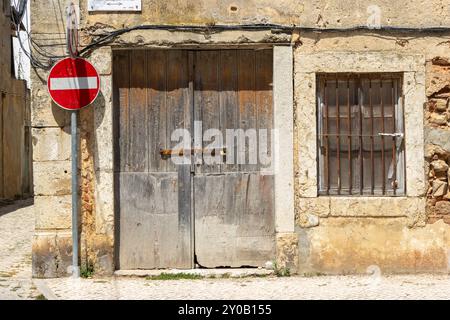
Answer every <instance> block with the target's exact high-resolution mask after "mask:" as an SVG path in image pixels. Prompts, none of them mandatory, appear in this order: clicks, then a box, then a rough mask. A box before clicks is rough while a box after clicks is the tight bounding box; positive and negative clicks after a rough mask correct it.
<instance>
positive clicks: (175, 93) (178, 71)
mask: <svg viewBox="0 0 450 320" xmlns="http://www.w3.org/2000/svg"><path fill="white" fill-rule="evenodd" d="M188 104H189V66H188V52H187V51H185V50H170V51H168V52H167V91H166V119H167V131H166V141H167V142H166V143H167V145H168V146H169V149H171V148H173V147H174V146H176V145H177V144H178V141H171V135H172V133H173V132H174V130H176V129H183V128H186V127H189V123H186V118H185V114H186V111H187V109H186V108H187V107H188ZM167 172H177V168H176V165H175V164H174V163H173V162H172V161H170V160H169V161H167Z"/></svg>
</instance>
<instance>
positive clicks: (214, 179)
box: [193, 50, 275, 268]
mask: <svg viewBox="0 0 450 320" xmlns="http://www.w3.org/2000/svg"><path fill="white" fill-rule="evenodd" d="M194 87H195V92H194V106H195V111H194V118H195V120H196V121H200V122H201V123H202V132H203V134H202V135H200V136H201V137H200V139H202V141H201V142H200V143H199V142H198V141H195V144H196V145H197V144H200V145H202V147H203V149H204V150H208V149H210V148H208V145H209V144H210V143H211V141H212V140H213V139H211V141H206V140H205V139H208V140H209V134H208V130H209V129H215V128H218V129H219V130H220V132H221V133H222V136H223V137H224V139H223V140H224V144H225V146H223V147H224V149H225V152H224V153H225V158H226V159H223V160H225V161H223V160H222V162H225V163H221V162H220V161H217V162H216V163H215V164H214V163H213V162H214V161H211V160H212V157H211V156H212V154H211V153H209V154H208V155H207V156H209V157H210V159H211V160H210V161H208V162H209V163H205V161H206V159H205V154H203V155H202V156H203V161H202V162H201V163H200V161H198V163H197V161H196V163H197V164H196V165H195V175H194V177H193V179H194V208H195V210H194V211H195V255H196V262H197V263H198V264H199V265H200V266H201V267H207V268H214V267H243V266H254V267H257V266H263V265H264V263H265V262H267V261H271V260H273V258H274V257H275V227H274V226H275V223H274V193H273V186H274V176H273V172H271V171H269V172H265V171H267V170H266V168H265V167H264V166H263V165H262V164H261V161H260V159H259V157H258V159H257V160H256V162H255V161H254V159H253V162H250V158H251V157H252V156H255V154H254V152H259V151H261V152H267V153H270V146H269V148H266V149H265V150H259V146H260V144H259V142H260V141H257V146H255V145H252V146H251V145H250V143H251V142H250V141H249V140H248V139H246V140H245V142H244V141H243V140H239V139H236V140H235V141H234V143H231V142H232V141H231V139H227V135H229V134H228V133H227V129H228V132H230V129H231V130H232V131H231V132H233V131H234V130H235V129H242V130H244V131H246V133H249V136H251V130H252V129H256V133H257V134H256V140H259V133H260V132H261V133H263V132H264V130H262V129H266V133H267V134H268V135H269V136H268V140H269V141H270V132H271V129H272V128H273V101H272V100H273V99H272V51H271V50H222V51H197V52H196V53H195V81H194ZM247 130H250V131H247ZM234 132H235V131H234ZM254 132H255V131H254ZM230 136H231V135H230ZM196 139H198V137H196ZM254 143H255V139H253V144H254ZM242 144H245V145H242ZM252 147H253V148H252ZM255 147H256V149H255ZM251 150H253V151H251ZM250 152H253V154H250ZM242 153H244V154H242ZM199 156H200V155H197V156H196V158H198V157H199ZM239 156H245V159H244V161H242V159H243V158H240V159H241V161H237V160H238V158H239ZM230 157H233V158H234V159H230ZM196 160H197V159H196ZM217 160H219V159H217ZM265 164H266V165H267V163H265Z"/></svg>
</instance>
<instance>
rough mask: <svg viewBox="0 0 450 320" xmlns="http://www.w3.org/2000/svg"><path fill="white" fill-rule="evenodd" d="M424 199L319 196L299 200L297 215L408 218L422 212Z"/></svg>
mask: <svg viewBox="0 0 450 320" xmlns="http://www.w3.org/2000/svg"><path fill="white" fill-rule="evenodd" d="M424 210H425V198H420V197H405V196H401V197H399V196H397V197H386V196H384V197H380V196H378V197H377V196H357V197H349V196H320V197H317V198H300V199H299V200H298V211H299V212H298V213H299V214H313V215H317V216H319V217H409V216H411V215H412V214H414V213H417V212H424Z"/></svg>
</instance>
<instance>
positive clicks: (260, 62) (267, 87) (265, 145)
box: [255, 50, 273, 170]
mask: <svg viewBox="0 0 450 320" xmlns="http://www.w3.org/2000/svg"><path fill="white" fill-rule="evenodd" d="M272 61H273V51H272V50H260V51H256V76H255V79H256V89H255V90H256V106H257V117H258V118H257V119H258V167H259V168H260V170H264V169H265V168H270V166H271V165H272V129H273V91H272V82H273V76H272V75H273V63H272ZM264 137H265V138H264ZM261 138H263V139H262V140H261ZM261 161H262V163H261Z"/></svg>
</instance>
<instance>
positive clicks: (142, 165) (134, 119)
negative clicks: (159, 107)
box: [128, 50, 148, 172]
mask: <svg viewBox="0 0 450 320" xmlns="http://www.w3.org/2000/svg"><path fill="white" fill-rule="evenodd" d="M146 64H147V59H146V52H145V51H144V50H133V51H132V53H131V78H130V97H129V101H130V107H129V108H130V113H129V118H128V119H129V124H128V129H129V135H130V140H129V143H130V146H129V153H128V154H129V157H130V158H129V159H128V160H129V165H130V168H129V170H130V171H132V172H146V171H148V154H147V152H143V150H142V148H146V147H147V145H148V135H147V134H148V131H147V85H146V82H147V72H146Z"/></svg>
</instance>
